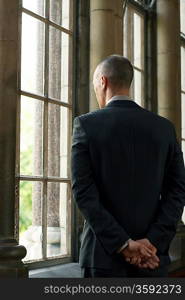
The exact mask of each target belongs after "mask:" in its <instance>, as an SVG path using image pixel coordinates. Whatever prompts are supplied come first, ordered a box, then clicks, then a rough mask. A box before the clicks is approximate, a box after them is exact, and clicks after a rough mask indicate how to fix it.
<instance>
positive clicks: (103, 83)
mask: <svg viewBox="0 0 185 300" xmlns="http://www.w3.org/2000/svg"><path fill="white" fill-rule="evenodd" d="M100 82H101V87H102V89H103V90H105V89H106V88H107V82H108V80H107V78H106V77H105V76H102V77H101V79H100Z"/></svg>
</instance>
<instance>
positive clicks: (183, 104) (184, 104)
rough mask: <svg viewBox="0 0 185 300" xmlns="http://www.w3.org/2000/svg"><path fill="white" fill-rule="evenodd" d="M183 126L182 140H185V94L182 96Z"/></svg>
mask: <svg viewBox="0 0 185 300" xmlns="http://www.w3.org/2000/svg"><path fill="white" fill-rule="evenodd" d="M181 124H182V138H183V139H185V94H183V93H182V94H181Z"/></svg>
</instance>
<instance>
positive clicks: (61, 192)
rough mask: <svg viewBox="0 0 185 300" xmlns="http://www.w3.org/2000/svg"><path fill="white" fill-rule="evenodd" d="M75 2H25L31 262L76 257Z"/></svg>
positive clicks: (23, 236)
mask: <svg viewBox="0 0 185 300" xmlns="http://www.w3.org/2000/svg"><path fill="white" fill-rule="evenodd" d="M72 2H73V1H72V0H65V1H63V0H31V1H30V0H23V1H22V8H21V51H20V52H21V53H20V91H19V94H20V97H19V99H18V120H19V121H18V125H17V148H18V150H17V159H16V196H17V205H18V203H19V226H17V235H19V242H20V244H23V245H24V246H25V247H26V248H27V256H26V257H25V260H26V261H35V260H47V259H51V258H54V257H57V258H58V257H65V258H66V257H70V256H71V194H70V190H71V189H70V168H69V157H70V154H69V153H70V141H71V115H72V77H71V76H72V37H73V27H72V23H73V20H72V19H73V18H72V15H73V7H72Z"/></svg>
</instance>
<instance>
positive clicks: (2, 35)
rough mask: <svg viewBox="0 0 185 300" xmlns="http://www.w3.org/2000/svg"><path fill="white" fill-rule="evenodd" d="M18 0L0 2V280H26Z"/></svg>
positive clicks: (0, 0)
mask: <svg viewBox="0 0 185 300" xmlns="http://www.w3.org/2000/svg"><path fill="white" fill-rule="evenodd" d="M18 12H19V0H12V1H3V0H0V20H1V26H0V166H1V168H0V172H1V174H0V277H1V278H2V277H13V278H17V277H27V269H26V267H25V266H24V264H23V263H22V261H21V259H22V258H24V256H25V255H26V249H25V247H23V246H19V245H18V243H17V241H16V240H15V238H14V236H15V235H14V227H15V150H16V105H17V88H18V86H17V82H18V77H17V76H18V64H17V62H18V52H19V51H18V49H19V44H18V35H19V32H18V19H19V18H18Z"/></svg>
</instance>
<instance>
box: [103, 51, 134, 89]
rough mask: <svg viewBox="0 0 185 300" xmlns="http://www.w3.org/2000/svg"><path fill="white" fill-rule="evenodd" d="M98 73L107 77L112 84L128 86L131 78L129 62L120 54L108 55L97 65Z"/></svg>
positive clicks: (122, 86) (131, 69)
mask: <svg viewBox="0 0 185 300" xmlns="http://www.w3.org/2000/svg"><path fill="white" fill-rule="evenodd" d="M98 69H99V71H100V73H101V74H102V75H103V76H105V77H107V78H108V80H109V82H110V83H111V84H112V86H115V87H117V88H130V85H131V83H132V79H133V73H134V71H133V66H132V64H131V62H130V61H129V60H128V59H127V58H126V57H123V56H121V55H110V56H108V57H106V58H105V59H104V60H103V61H101V62H100V64H99V65H98Z"/></svg>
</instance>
